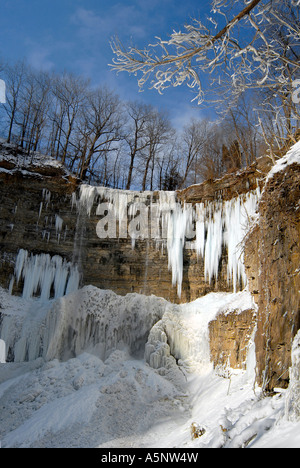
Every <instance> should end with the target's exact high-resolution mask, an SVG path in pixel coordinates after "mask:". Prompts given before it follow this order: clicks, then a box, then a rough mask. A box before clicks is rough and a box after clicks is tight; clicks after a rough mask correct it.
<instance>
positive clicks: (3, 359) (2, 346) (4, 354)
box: [0, 340, 6, 364]
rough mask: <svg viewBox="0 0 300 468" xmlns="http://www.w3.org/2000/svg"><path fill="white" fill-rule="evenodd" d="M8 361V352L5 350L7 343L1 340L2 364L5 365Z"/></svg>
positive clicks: (0, 358)
mask: <svg viewBox="0 0 300 468" xmlns="http://www.w3.org/2000/svg"><path fill="white" fill-rule="evenodd" d="M5 360H6V350H5V341H3V340H0V364H5V362H6V361H5Z"/></svg>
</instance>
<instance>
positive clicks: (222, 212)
mask: <svg viewBox="0 0 300 468" xmlns="http://www.w3.org/2000/svg"><path fill="white" fill-rule="evenodd" d="M259 198H260V190H259V188H257V189H256V190H254V191H251V192H249V193H247V194H241V195H238V196H237V197H235V198H233V199H231V200H228V201H223V200H219V201H211V202H203V203H197V204H196V205H192V204H186V203H179V201H178V199H177V195H176V192H154V193H152V192H130V191H120V190H114V189H108V188H103V187H91V186H88V185H82V186H81V188H80V196H79V200H77V202H76V204H77V207H79V209H84V210H86V212H87V214H88V215H89V216H91V215H92V214H93V215H94V214H95V215H99V214H100V213H101V214H103V211H104V210H101V204H102V203H104V201H106V202H109V206H108V208H110V207H111V210H112V211H113V217H112V218H113V219H115V222H116V226H115V229H112V230H111V232H113V235H114V236H115V237H117V233H119V238H127V237H128V238H129V237H131V239H132V245H133V247H134V246H135V243H136V240H138V239H142V240H144V239H152V240H153V241H154V242H155V243H156V245H161V243H163V245H165V246H166V248H167V252H168V265H169V269H170V271H172V283H173V286H176V285H177V292H178V296H179V297H180V296H181V292H182V281H183V252H184V249H185V248H188V249H192V250H195V251H196V252H197V255H198V256H199V257H202V258H203V260H204V271H205V279H206V280H207V281H208V282H209V283H211V281H212V280H213V279H216V280H217V279H218V273H219V266H220V261H221V257H222V252H223V249H224V248H225V249H226V251H227V256H228V263H227V279H228V283H232V284H233V290H234V291H236V290H237V289H238V288H237V286H238V284H240V283H241V284H242V285H243V286H245V285H246V281H247V279H246V275H245V269H244V263H243V261H244V259H243V240H244V237H245V235H246V234H247V232H248V229H249V226H250V223H251V220H252V218H253V217H254V216H255V213H256V208H257V203H258V201H259ZM142 205H143V206H144V207H145V209H144V210H141V206H142ZM93 208H94V212H93ZM142 212H143V216H141V213H142ZM137 213H139V214H138V218H137V221H139V223H138V222H136V225H140V230H139V231H136V232H134V229H132V218H134V217H135V216H136V214H137ZM112 218H110V220H111V219H112ZM149 218H150V219H149ZM143 222H144V225H143V226H142V225H141V224H142V223H143ZM117 223H118V227H119V229H117Z"/></svg>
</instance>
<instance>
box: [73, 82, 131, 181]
mask: <svg viewBox="0 0 300 468" xmlns="http://www.w3.org/2000/svg"><path fill="white" fill-rule="evenodd" d="M121 110H122V105H121V102H120V99H119V97H118V96H117V95H116V94H115V93H113V92H112V91H110V90H109V89H108V88H106V87H103V88H99V89H97V90H96V91H94V92H90V93H89V95H88V97H87V104H86V106H85V107H84V109H83V112H82V117H83V121H82V123H81V128H79V134H80V135H81V140H82V142H83V149H82V151H81V163H80V173H79V175H80V177H81V178H83V179H84V178H85V177H86V174H87V171H88V170H89V169H91V166H92V164H93V165H94V166H95V165H96V164H97V163H98V159H99V157H101V156H102V157H103V163H104V164H103V167H104V169H105V174H104V177H103V179H104V180H106V181H107V173H106V172H107V171H106V168H107V158H108V155H109V153H110V152H112V151H115V150H117V149H118V148H117V146H116V145H114V143H116V142H118V141H119V140H120V139H121V127H122V119H121Z"/></svg>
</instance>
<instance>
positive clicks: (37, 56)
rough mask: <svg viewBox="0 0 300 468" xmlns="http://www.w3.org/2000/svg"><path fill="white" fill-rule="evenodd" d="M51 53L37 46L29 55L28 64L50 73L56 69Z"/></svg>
mask: <svg viewBox="0 0 300 468" xmlns="http://www.w3.org/2000/svg"><path fill="white" fill-rule="evenodd" d="M51 53H52V51H51V50H49V49H47V48H45V47H43V46H39V45H35V46H33V48H32V50H31V51H30V52H29V54H28V62H29V64H30V65H32V66H33V67H34V68H36V69H38V70H44V71H50V70H52V69H53V68H54V67H55V63H54V62H53V61H52V60H51V59H50V55H51Z"/></svg>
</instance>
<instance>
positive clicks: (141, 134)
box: [124, 102, 151, 190]
mask: <svg viewBox="0 0 300 468" xmlns="http://www.w3.org/2000/svg"><path fill="white" fill-rule="evenodd" d="M127 114H128V117H129V120H128V126H127V131H126V134H125V137H124V140H125V141H126V143H127V145H128V147H129V151H130V161H129V169H128V177H127V183H126V190H130V188H131V184H132V176H133V170H134V164H135V160H136V157H137V156H138V155H139V154H140V153H141V152H142V151H143V150H144V149H145V148H146V147H147V146H149V141H148V139H146V138H145V132H146V125H147V121H148V120H149V116H150V115H151V107H149V106H146V105H145V104H142V103H139V102H131V103H128V104H127Z"/></svg>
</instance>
